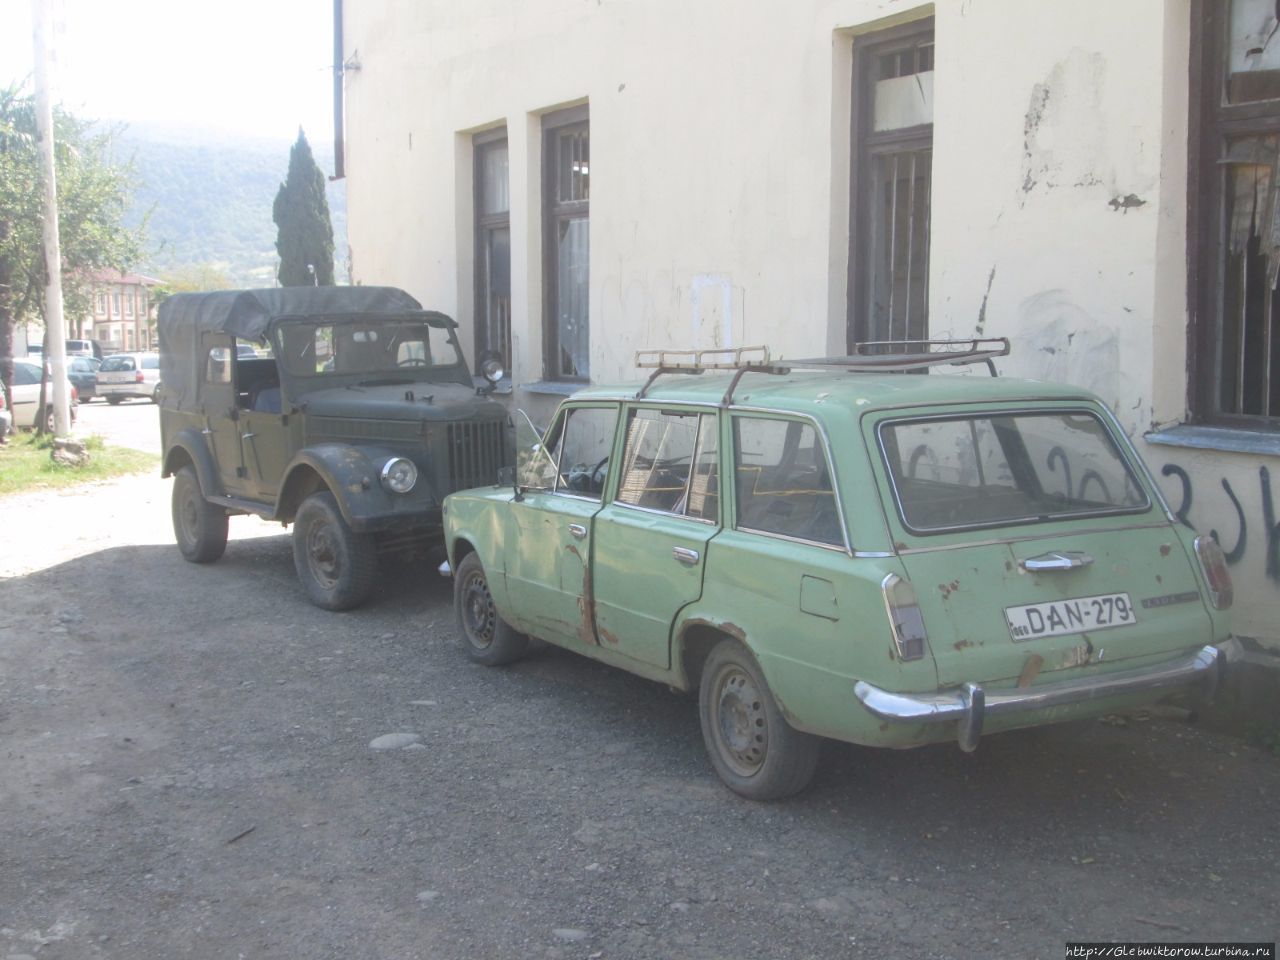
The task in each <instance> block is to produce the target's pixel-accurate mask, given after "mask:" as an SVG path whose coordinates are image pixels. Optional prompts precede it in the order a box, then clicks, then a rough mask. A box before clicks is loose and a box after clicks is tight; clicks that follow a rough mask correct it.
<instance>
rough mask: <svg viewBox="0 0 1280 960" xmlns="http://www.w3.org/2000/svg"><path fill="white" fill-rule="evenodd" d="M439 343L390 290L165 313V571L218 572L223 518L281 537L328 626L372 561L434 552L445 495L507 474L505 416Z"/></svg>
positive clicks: (188, 299) (417, 310)
mask: <svg viewBox="0 0 1280 960" xmlns="http://www.w3.org/2000/svg"><path fill="white" fill-rule="evenodd" d="M456 329H457V324H456V323H455V322H454V321H453V320H451V319H450V318H449V317H447V316H445V315H444V314H442V313H437V312H434V311H429V310H423V309H422V307H421V305H420V304H419V303H418V302H417V301H416V300H415V299H414V298H413V297H411V296H409V294H407V293H405V292H404V291H402V290H397V289H394V288H391V287H294V288H282V289H270V290H238V291H219V292H216V293H204V294H181V295H178V296H175V297H172V298H170V299H169V300H166V301H165V302H164V303H163V304H162V305H161V307H160V316H159V335H160V376H161V383H162V387H161V390H160V405H161V406H160V435H161V443H162V445H163V450H164V462H163V467H162V475H163V476H166V477H168V476H172V477H173V478H174V483H173V529H174V534H175V537H176V539H177V542H178V548H179V549H180V550H181V551H182V555H183V557H185V558H186V559H187V560H189V561H191V562H192V563H211V562H213V561H215V560H217V559H218V558H219V557H221V556H222V554H223V551H224V550H225V548H226V543H227V519H228V517H230V516H233V515H236V514H255V515H257V516H260V517H263V518H265V519H268V520H278V521H281V522H282V523H292V524H293V556H294V564H295V566H296V567H297V571H298V579H299V580H301V582H302V585H303V587H304V588H305V589H306V592H307V595H308V597H309V598H310V599H311V601H312V602H313V603H315V604H316V605H317V606H320V607H324V608H325V609H328V610H346V609H350V608H351V607H355V606H358V605H359V604H360V603H362V602H363V601H364V600H365V599H366V598H367V597H368V595H369V592H370V590H371V589H372V586H373V582H374V578H375V575H376V569H377V557H378V554H379V552H385V551H387V550H391V549H395V548H412V547H416V546H420V545H435V544H439V543H440V542H441V530H442V526H441V509H440V507H441V502H442V501H443V500H444V498H445V495H446V494H449V493H451V492H453V491H454V490H461V489H464V488H467V487H474V486H477V485H479V484H482V483H492V482H493V479H494V477H495V475H496V472H497V470H498V469H499V468H500V467H501V466H503V465H505V464H508V463H509V462H510V446H511V445H510V440H509V430H508V425H509V421H508V417H507V413H506V409H505V408H504V407H503V406H502V405H501V404H499V403H498V402H496V401H494V400H492V399H490V398H489V397H488V396H487V395H486V390H485V389H477V388H476V387H475V385H474V383H473V381H472V377H471V373H470V371H469V370H468V368H467V364H466V361H465V360H464V359H463V357H462V352H461V350H460V349H459V347H458V340H457V336H456ZM499 367H500V364H496V363H495V364H490V365H487V369H486V371H485V375H486V377H488V378H490V379H491V381H496V379H497V378H498V377H500V376H501V370H500V369H499Z"/></svg>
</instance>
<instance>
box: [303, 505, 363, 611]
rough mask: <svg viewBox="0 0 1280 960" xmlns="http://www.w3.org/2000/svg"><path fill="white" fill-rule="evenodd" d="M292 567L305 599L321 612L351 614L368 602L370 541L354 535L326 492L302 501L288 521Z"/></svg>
mask: <svg viewBox="0 0 1280 960" xmlns="http://www.w3.org/2000/svg"><path fill="white" fill-rule="evenodd" d="M293 564H294V566H295V567H297V570H298V579H299V580H301V581H302V586H303V587H304V588H305V589H306V591H307V596H308V597H309V598H310V599H311V602H312V603H314V604H315V605H316V606H317V607H323V608H324V609H326V610H350V609H351V608H352V607H358V606H360V604H362V603H364V601H365V600H366V599H368V597H369V593H370V591H372V589H373V579H374V576H375V574H376V573H377V564H378V554H377V549H376V547H375V545H374V542H373V535H372V534H368V533H356V532H355V531H353V530H352V529H351V528H350V527H349V526H347V521H346V520H344V519H343V517H342V511H341V510H339V509H338V501H337V500H335V499H334V496H333V494H332V493H329V492H328V491H327V490H326V491H324V492H323V493H313V494H312V495H311V496H309V497H307V499H306V500H304V501H302V506H301V507H299V508H298V514H297V516H296V517H295V518H294V521H293Z"/></svg>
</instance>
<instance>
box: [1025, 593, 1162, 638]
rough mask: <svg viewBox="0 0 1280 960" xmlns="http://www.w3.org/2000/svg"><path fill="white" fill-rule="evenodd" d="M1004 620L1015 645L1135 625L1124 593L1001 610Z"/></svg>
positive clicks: (1136, 619) (1131, 607) (1131, 609)
mask: <svg viewBox="0 0 1280 960" xmlns="http://www.w3.org/2000/svg"><path fill="white" fill-rule="evenodd" d="M1004 618H1005V620H1006V621H1008V623H1009V633H1010V634H1011V635H1012V637H1013V639H1014V640H1017V641H1021V640H1035V639H1037V638H1039V637H1059V636H1062V635H1064V634H1068V633H1086V632H1088V631H1090V630H1110V629H1111V628H1113V627H1127V626H1129V624H1131V623H1137V622H1138V617H1137V615H1136V614H1135V613H1134V612H1133V604H1132V603H1131V602H1130V601H1129V595H1128V594H1127V593H1104V594H1099V595H1098V596H1096V597H1076V598H1075V599H1072V600H1052V601H1050V602H1048V603H1028V604H1026V605H1024V606H1021V607H1005V608H1004Z"/></svg>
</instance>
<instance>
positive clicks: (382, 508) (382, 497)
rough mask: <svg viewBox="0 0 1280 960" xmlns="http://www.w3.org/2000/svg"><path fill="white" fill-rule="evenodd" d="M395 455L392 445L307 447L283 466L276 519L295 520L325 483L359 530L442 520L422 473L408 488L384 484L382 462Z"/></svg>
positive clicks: (350, 521)
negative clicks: (393, 489) (394, 488)
mask: <svg viewBox="0 0 1280 960" xmlns="http://www.w3.org/2000/svg"><path fill="white" fill-rule="evenodd" d="M396 455H397V453H396V451H394V450H387V449H382V448H380V447H365V446H359V447H357V446H352V445H349V444H343V443H324V444H319V445H317V446H314V447H308V448H307V449H305V450H303V451H301V452H299V454H298V455H297V456H296V457H295V458H294V460H293V462H292V463H291V464H289V468H288V469H287V470H286V471H285V476H284V480H283V482H282V483H281V485H280V495H279V497H278V499H277V502H276V515H275V517H274V518H273V519H275V520H281V521H286V522H287V521H290V520H292V519H293V517H294V514H295V513H297V510H298V507H299V506H300V505H301V504H302V501H303V500H304V499H306V497H308V496H309V495H310V494H312V493H314V492H315V491H316V490H318V489H320V487H321V485H323V486H324V487H327V488H328V490H329V492H330V493H332V494H333V497H334V499H335V500H337V501H338V509H339V510H341V511H342V518H343V519H344V520H345V521H346V522H347V526H349V527H350V528H351V529H352V530H355V531H357V532H362V531H373V530H381V529H388V528H391V527H394V526H397V525H404V526H407V525H413V524H423V523H435V524H438V523H439V515H440V505H439V503H437V502H436V500H435V498H434V497H433V496H432V495H431V491H430V489H429V485H428V484H427V482H426V478H425V477H423V476H422V475H421V474H420V475H419V478H418V483H417V485H416V486H415V487H414V489H413V490H411V491H410V492H409V493H406V494H396V493H391V492H389V491H388V490H386V489H385V488H384V487H383V486H382V481H381V478H380V474H381V470H382V464H383V463H385V462H386V461H387V460H388V459H389V458H390V457H393V456H396Z"/></svg>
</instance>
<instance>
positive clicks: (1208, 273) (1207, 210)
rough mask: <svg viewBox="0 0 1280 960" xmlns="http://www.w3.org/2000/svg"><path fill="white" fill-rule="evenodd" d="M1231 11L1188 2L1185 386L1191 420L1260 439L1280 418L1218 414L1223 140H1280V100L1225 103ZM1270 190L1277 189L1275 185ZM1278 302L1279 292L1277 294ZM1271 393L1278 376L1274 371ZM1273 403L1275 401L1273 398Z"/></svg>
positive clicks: (1205, 0)
mask: <svg viewBox="0 0 1280 960" xmlns="http://www.w3.org/2000/svg"><path fill="white" fill-rule="evenodd" d="M1230 15H1231V4H1230V2H1229V0H1228V2H1226V3H1220V2H1214V0H1192V2H1191V56H1190V70H1189V71H1188V74H1189V81H1188V82H1189V100H1188V102H1189V108H1190V117H1189V122H1188V149H1187V256H1186V269H1187V315H1188V323H1187V362H1186V372H1187V387H1186V407H1187V418H1188V421H1189V422H1191V423H1195V424H1201V425H1205V426H1217V427H1234V428H1236V429H1243V430H1250V431H1255V432H1260V433H1264V432H1265V433H1276V432H1280V416H1267V415H1259V414H1246V413H1230V412H1223V411H1222V410H1220V409H1218V407H1219V404H1218V399H1219V396H1218V394H1219V391H1220V389H1221V378H1222V363H1223V358H1222V356H1221V346H1222V339H1223V336H1222V334H1223V330H1224V320H1225V317H1224V314H1225V312H1226V303H1225V302H1226V292H1227V291H1226V267H1227V259H1228V258H1227V256H1226V253H1225V251H1226V248H1227V243H1228V238H1227V230H1228V224H1227V220H1228V217H1227V209H1226V200H1227V196H1226V182H1227V164H1224V163H1219V162H1218V161H1219V158H1220V156H1221V155H1222V153H1223V149H1224V146H1225V141H1226V140H1227V139H1229V138H1239V137H1246V136H1250V135H1275V136H1277V137H1280V99H1276V100H1263V101H1254V102H1246V103H1240V104H1230V103H1227V102H1226V97H1225V90H1226V72H1225V67H1226V62H1225V57H1224V52H1225V46H1226V35H1225V32H1224V31H1225V29H1226V25H1227V23H1228V22H1229V20H1230ZM1271 189H1272V190H1276V189H1280V184H1272V187H1271ZM1274 295H1275V296H1277V297H1280V291H1274ZM1277 310H1280V303H1278V304H1277V306H1276V307H1273V313H1274V312H1276V311H1277ZM1272 381H1273V382H1272V387H1271V389H1272V390H1273V391H1277V390H1280V371H1274V370H1273V371H1272ZM1273 400H1274V397H1273Z"/></svg>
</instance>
